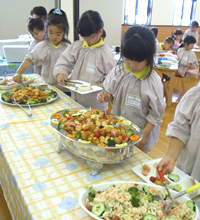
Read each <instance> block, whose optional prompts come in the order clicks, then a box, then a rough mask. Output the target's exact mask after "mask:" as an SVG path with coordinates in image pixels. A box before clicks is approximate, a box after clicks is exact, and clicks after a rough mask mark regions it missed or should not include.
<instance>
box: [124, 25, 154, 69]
mask: <svg viewBox="0 0 200 220" xmlns="http://www.w3.org/2000/svg"><path fill="white" fill-rule="evenodd" d="M154 53H155V36H154V34H153V32H152V31H150V29H149V28H147V27H142V26H139V25H134V26H133V27H130V28H129V29H128V30H126V31H125V33H124V36H123V38H122V43H121V54H122V56H123V57H125V58H128V59H130V60H134V61H136V62H142V61H144V60H147V64H148V65H150V66H151V69H152V68H153V62H154V59H153V56H154Z"/></svg>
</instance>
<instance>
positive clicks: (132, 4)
mask: <svg viewBox="0 0 200 220" xmlns="http://www.w3.org/2000/svg"><path fill="white" fill-rule="evenodd" d="M124 9H125V10H124V24H130V25H132V24H145V25H149V24H150V22H151V11H152V0H125V7H124Z"/></svg>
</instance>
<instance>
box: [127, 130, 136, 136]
mask: <svg viewBox="0 0 200 220" xmlns="http://www.w3.org/2000/svg"><path fill="white" fill-rule="evenodd" d="M126 133H127V134H128V135H129V136H132V135H134V130H132V129H128V130H126Z"/></svg>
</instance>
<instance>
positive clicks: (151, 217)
mask: <svg viewBox="0 0 200 220" xmlns="http://www.w3.org/2000/svg"><path fill="white" fill-rule="evenodd" d="M143 220H158V218H157V217H156V216H155V215H152V214H147V215H145V216H144V218H143Z"/></svg>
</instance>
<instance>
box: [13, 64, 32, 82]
mask: <svg viewBox="0 0 200 220" xmlns="http://www.w3.org/2000/svg"><path fill="white" fill-rule="evenodd" d="M31 65H33V63H32V61H31V60H24V61H23V63H22V64H21V65H20V67H19V68H18V70H17V72H16V74H15V75H14V77H13V80H14V81H15V82H19V81H20V80H21V78H22V73H23V72H25V71H26V70H27V69H28V68H29V67H30V66H31Z"/></svg>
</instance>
